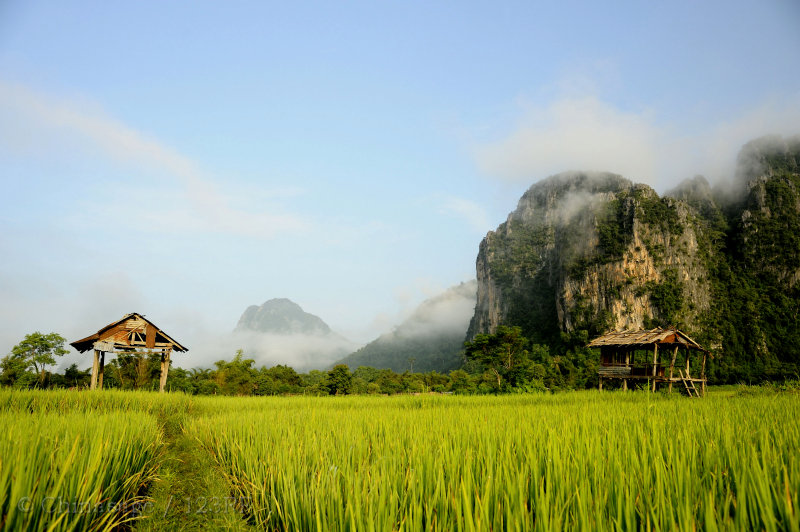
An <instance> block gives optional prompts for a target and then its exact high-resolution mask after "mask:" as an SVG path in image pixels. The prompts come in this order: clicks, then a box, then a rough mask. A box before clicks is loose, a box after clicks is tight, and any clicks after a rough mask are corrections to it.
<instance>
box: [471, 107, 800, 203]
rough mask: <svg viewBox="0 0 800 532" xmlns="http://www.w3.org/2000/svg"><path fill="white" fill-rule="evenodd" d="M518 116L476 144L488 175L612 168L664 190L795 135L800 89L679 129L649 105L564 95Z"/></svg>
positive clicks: (731, 169) (725, 169) (536, 175)
mask: <svg viewBox="0 0 800 532" xmlns="http://www.w3.org/2000/svg"><path fill="white" fill-rule="evenodd" d="M520 115H521V117H520V119H519V122H518V123H517V124H516V126H514V127H513V128H511V130H510V131H508V132H507V133H506V134H505V135H501V136H500V138H498V139H495V140H491V141H485V142H478V143H476V144H475V145H474V157H475V160H476V163H477V165H478V166H479V168H480V169H481V170H482V171H483V172H484V173H486V174H487V175H489V176H491V177H495V178H498V179H502V180H506V181H511V182H522V183H531V182H535V181H538V180H539V179H542V178H544V177H547V176H550V175H553V174H556V173H560V172H564V171H570V170H579V171H580V170H586V171H608V172H613V173H618V174H621V175H622V176H624V177H626V178H628V179H630V180H632V181H634V182H640V183H646V184H649V185H651V186H653V187H654V188H656V189H657V190H659V191H663V190H664V189H666V188H671V187H672V186H674V185H676V184H677V183H679V182H680V181H682V180H683V179H685V178H688V177H692V176H693V175H696V174H703V175H705V176H707V177H708V178H709V180H710V181H712V182H720V181H723V180H725V179H730V178H732V177H733V174H734V173H735V166H736V156H737V153H738V152H739V150H740V148H741V147H742V146H743V145H744V144H745V143H746V142H748V141H750V140H752V139H754V138H756V137H760V136H762V135H768V134H778V135H791V134H796V133H797V132H798V130H799V129H800V126H798V124H800V94H793V95H790V96H787V97H783V98H773V99H770V100H767V101H764V102H762V103H760V104H758V105H756V106H754V107H752V108H750V109H748V110H745V111H742V112H739V113H737V114H733V115H731V118H730V119H728V120H725V121H723V122H720V123H714V124H706V125H702V126H699V127H697V126H696V125H695V126H694V127H692V126H691V125H690V126H686V127H684V128H681V127H680V126H679V125H678V124H675V123H671V122H668V121H664V120H659V117H658V114H657V113H656V112H655V111H654V110H652V109H644V110H639V111H630V110H623V109H619V108H617V107H615V106H614V105H612V104H610V103H608V102H605V101H602V100H600V99H599V98H597V97H594V96H585V97H568V98H560V99H557V100H555V101H553V102H552V103H550V104H549V105H545V106H538V107H537V106H529V107H526V108H523V109H521V110H520ZM686 131H691V133H687V132H686Z"/></svg>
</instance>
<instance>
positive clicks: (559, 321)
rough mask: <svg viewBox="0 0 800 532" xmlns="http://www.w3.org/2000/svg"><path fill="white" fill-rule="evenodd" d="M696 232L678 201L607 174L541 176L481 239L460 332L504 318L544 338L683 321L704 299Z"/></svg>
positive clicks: (692, 216)
mask: <svg viewBox="0 0 800 532" xmlns="http://www.w3.org/2000/svg"><path fill="white" fill-rule="evenodd" d="M706 186H707V185H706ZM702 231H703V228H702V227H701V226H700V225H699V224H698V223H697V219H696V215H695V213H694V212H693V210H692V209H691V208H689V207H688V205H687V204H686V203H685V202H682V201H680V200H676V199H674V198H659V197H658V195H657V194H656V193H655V191H653V190H652V189H651V188H649V187H647V186H645V185H635V184H633V183H632V182H630V181H628V180H627V179H624V178H622V177H620V176H617V175H613V174H601V173H569V174H560V175H557V176H553V177H551V178H549V179H546V180H544V181H541V182H539V183H537V184H535V185H533V186H532V187H531V188H530V189H529V190H528V191H527V192H526V193H525V195H524V196H523V197H522V199H520V201H519V204H518V206H517V209H516V210H515V211H514V212H512V213H511V214H510V215H509V217H508V220H507V221H506V222H505V223H504V224H502V225H501V226H500V227H498V228H497V230H496V231H493V232H490V233H489V234H488V235H487V236H486V238H485V239H484V240H483V242H482V243H481V246H480V251H479V254H478V259H477V276H478V300H477V305H476V312H475V316H474V317H473V320H472V322H471V324H470V335H474V334H476V333H478V332H484V331H492V330H494V328H496V327H497V325H499V324H501V323H514V324H519V325H522V326H523V327H524V328H525V329H526V330H527V331H528V333H529V334H531V333H532V335H533V337H534V338H535V339H536V340H538V341H543V342H544V341H548V340H549V341H552V340H554V339H555V338H557V337H558V336H559V334H560V333H567V334H570V333H575V332H577V331H586V333H587V334H595V333H598V332H601V331H603V330H609V329H625V328H639V327H645V326H651V325H653V324H654V323H664V324H667V323H674V324H676V325H683V323H680V324H679V323H677V322H679V321H686V322H689V321H692V320H694V319H695V318H696V317H697V315H698V314H699V313H701V312H703V311H704V310H707V309H708V306H709V303H710V288H709V281H708V271H707V268H706V267H705V266H704V264H703V258H702V256H701V253H700V247H699V244H698V241H699V240H702V239H703V238H704V237H705V235H703V234H699V233H702ZM684 294H686V295H688V294H691V298H687V297H684ZM678 310H682V311H683V312H681V313H680V314H679V313H678V312H677V311H678Z"/></svg>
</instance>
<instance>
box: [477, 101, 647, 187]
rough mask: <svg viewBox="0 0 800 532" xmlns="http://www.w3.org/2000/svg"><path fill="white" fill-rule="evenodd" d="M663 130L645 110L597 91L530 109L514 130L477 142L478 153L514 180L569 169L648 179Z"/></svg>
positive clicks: (486, 167)
mask: <svg viewBox="0 0 800 532" xmlns="http://www.w3.org/2000/svg"><path fill="white" fill-rule="evenodd" d="M658 136H659V131H658V130H657V128H655V127H654V126H653V125H652V123H651V119H650V117H649V115H648V113H646V112H645V113H640V114H636V113H630V112H623V111H620V110H618V109H615V108H614V107H613V106H611V105H609V104H607V103H604V102H602V101H600V100H598V99H596V98H594V97H586V98H569V99H562V100H559V101H556V102H554V103H553V104H551V105H550V106H548V107H545V108H532V109H529V110H527V111H526V112H525V113H524V116H523V118H522V120H521V123H520V124H519V126H518V127H517V128H516V129H515V130H514V131H512V132H511V133H509V134H508V135H507V136H506V137H505V138H503V139H501V140H499V141H495V142H491V143H488V144H484V145H482V146H478V147H477V150H476V156H477V161H478V164H479V166H480V167H481V169H482V170H483V171H485V172H486V173H488V174H490V175H495V176H498V177H501V178H505V179H510V180H531V179H539V178H543V177H547V176H548V175H552V174H555V173H558V172H562V171H567V170H599V171H611V172H616V173H620V174H623V175H628V176H632V177H633V176H636V177H637V178H638V179H647V177H646V176H650V175H653V173H654V170H655V168H656V160H657V157H656V150H655V148H656V145H657V139H658ZM639 176H642V177H639Z"/></svg>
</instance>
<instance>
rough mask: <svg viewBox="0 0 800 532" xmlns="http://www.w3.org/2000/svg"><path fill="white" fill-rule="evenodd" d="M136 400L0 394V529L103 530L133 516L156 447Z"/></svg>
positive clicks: (154, 463)
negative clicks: (1, 496) (0, 497)
mask: <svg viewBox="0 0 800 532" xmlns="http://www.w3.org/2000/svg"><path fill="white" fill-rule="evenodd" d="M151 397H153V395H152V394H151ZM106 399H108V401H106ZM138 399H139V401H138V402H140V403H141V404H139V405H138V406H137V398H136V396H135V395H129V396H125V395H123V394H108V395H107V396H106V395H105V394H104V395H103V396H101V395H100V394H89V393H74V392H72V393H71V392H42V391H22V392H20V391H9V390H2V391H0V493H3V498H2V501H1V502H0V516H2V521H1V522H0V525H1V526H0V528H2V529H4V530H108V529H111V528H114V527H115V526H117V525H118V524H120V523H121V522H125V521H127V520H130V519H131V518H133V517H135V511H136V509H137V505H140V504H142V503H144V499H143V498H142V496H141V495H142V492H143V488H144V487H146V486H147V484H148V483H149V482H150V481H151V480H152V479H153V478H154V476H155V473H156V470H157V467H158V456H159V453H160V447H161V432H160V430H159V426H158V423H157V422H156V418H155V417H154V416H153V415H151V414H148V413H147V412H145V411H143V410H142V408H141V407H145V408H144V410H147V408H148V406H147V404H146V401H144V399H145V398H144V397H143V396H142V397H139V398H138ZM165 404H166V403H165Z"/></svg>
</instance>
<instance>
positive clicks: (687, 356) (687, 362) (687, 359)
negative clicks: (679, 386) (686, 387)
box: [686, 349, 691, 379]
mask: <svg viewBox="0 0 800 532" xmlns="http://www.w3.org/2000/svg"><path fill="white" fill-rule="evenodd" d="M690 359H691V357H690V356H689V350H688V349H687V350H686V378H687V379H688V378H689V360H690Z"/></svg>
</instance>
